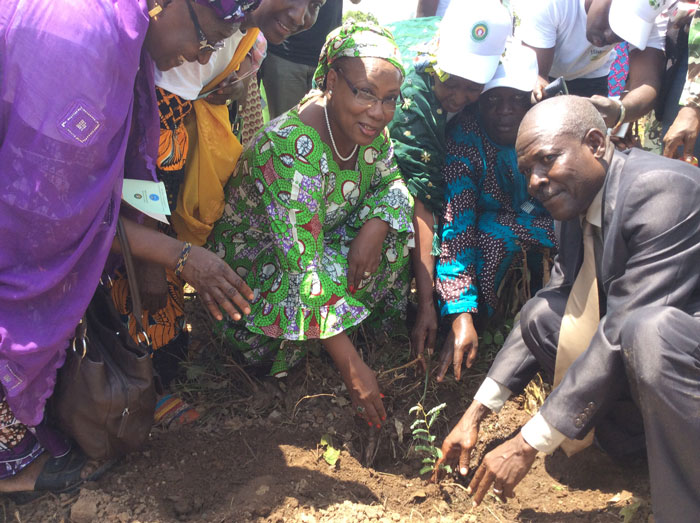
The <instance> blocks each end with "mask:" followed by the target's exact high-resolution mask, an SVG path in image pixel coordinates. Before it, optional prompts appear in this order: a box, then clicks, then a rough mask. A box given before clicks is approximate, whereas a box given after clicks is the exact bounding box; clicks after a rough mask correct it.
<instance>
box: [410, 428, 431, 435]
mask: <svg viewBox="0 0 700 523" xmlns="http://www.w3.org/2000/svg"><path fill="white" fill-rule="evenodd" d="M412 432H413V434H430V432H428V431H427V430H425V429H413V431H412Z"/></svg>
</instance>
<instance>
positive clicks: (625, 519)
mask: <svg viewBox="0 0 700 523" xmlns="http://www.w3.org/2000/svg"><path fill="white" fill-rule="evenodd" d="M634 499H635V498H632V500H634ZM641 506H642V502H641V501H639V500H637V501H635V502H634V503H630V504H629V505H627V506H626V507H623V508H622V510H620V516H621V517H622V523H630V521H632V518H634V515H635V514H636V513H637V511H638V510H639V507H641Z"/></svg>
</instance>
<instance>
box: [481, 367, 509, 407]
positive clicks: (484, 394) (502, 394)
mask: <svg viewBox="0 0 700 523" xmlns="http://www.w3.org/2000/svg"><path fill="white" fill-rule="evenodd" d="M511 394H512V392H511V391H510V389H509V388H508V387H505V386H503V385H501V384H500V383H498V382H497V381H496V380H494V379H492V378H489V377H488V376H487V377H486V379H485V380H484V381H483V383H482V384H481V386H480V387H479V390H477V391H476V394H474V399H475V400H476V401H478V402H479V403H481V404H482V405H483V406H484V407H486V408H488V409H489V410H491V411H492V412H498V411H499V410H501V407H503V405H504V404H505V402H506V401H507V400H508V398H510V395H511Z"/></svg>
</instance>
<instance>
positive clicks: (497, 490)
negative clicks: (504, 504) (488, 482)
mask: <svg viewBox="0 0 700 523" xmlns="http://www.w3.org/2000/svg"><path fill="white" fill-rule="evenodd" d="M493 493H494V494H496V495H497V496H500V495H501V494H503V490H502V489H499V488H496V487H493Z"/></svg>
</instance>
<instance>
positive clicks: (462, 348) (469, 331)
mask: <svg viewBox="0 0 700 523" xmlns="http://www.w3.org/2000/svg"><path fill="white" fill-rule="evenodd" d="M478 349H479V336H478V335H477V334H476V329H475V328H474V322H473V321H472V315H471V314H469V313H468V312H463V313H461V314H459V315H458V316H457V317H456V318H455V319H454V320H453V321H452V328H451V329H450V333H449V334H448V335H447V339H446V340H445V344H444V345H443V346H442V351H441V352H440V367H439V370H438V376H437V380H438V382H441V381H442V380H443V379H444V378H445V374H446V373H447V369H449V367H450V363H452V364H453V369H454V373H455V379H456V380H457V381H459V380H460V379H461V377H462V361H464V354H465V353H466V354H467V361H466V363H467V368H470V367H471V366H472V364H473V363H474V360H476V354H477V351H478Z"/></svg>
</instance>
